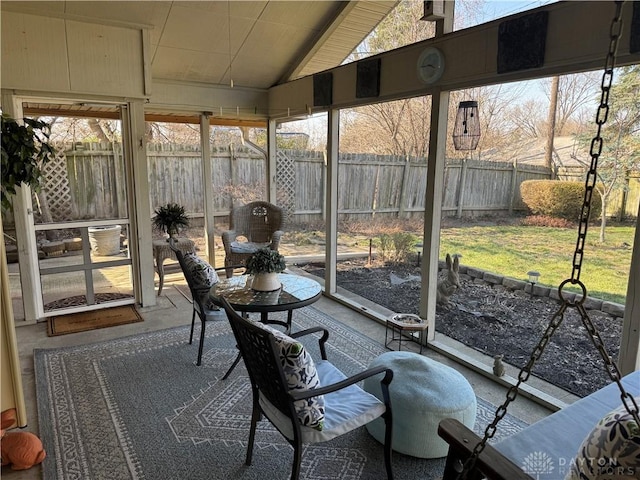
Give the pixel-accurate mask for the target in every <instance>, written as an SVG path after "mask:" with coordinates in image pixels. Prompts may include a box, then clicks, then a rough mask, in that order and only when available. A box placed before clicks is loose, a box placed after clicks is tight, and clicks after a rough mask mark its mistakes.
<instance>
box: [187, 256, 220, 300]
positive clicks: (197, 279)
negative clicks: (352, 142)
mask: <svg viewBox="0 0 640 480" xmlns="http://www.w3.org/2000/svg"><path fill="white" fill-rule="evenodd" d="M184 265H185V268H186V269H187V272H185V273H186V274H188V275H189V276H190V277H191V281H192V282H193V288H194V289H195V290H196V291H203V290H208V289H210V288H211V287H212V286H213V285H214V284H215V283H218V274H217V273H216V271H215V270H214V269H213V267H212V266H211V265H209V264H208V263H207V262H205V261H204V260H203V259H201V258H200V257H199V256H197V255H196V254H195V253H187V254H186V255H185V256H184Z"/></svg>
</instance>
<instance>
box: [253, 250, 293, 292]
mask: <svg viewBox="0 0 640 480" xmlns="http://www.w3.org/2000/svg"><path fill="white" fill-rule="evenodd" d="M246 266H247V273H248V274H249V275H253V276H254V277H253V282H252V283H251V288H253V289H254V290H258V291H262V292H270V291H273V290H278V289H279V288H280V287H281V285H280V280H278V273H280V272H283V271H284V269H285V268H287V266H286V263H285V261H284V257H283V256H282V255H280V253H279V252H278V251H277V250H271V249H270V248H269V247H265V248H261V249H260V250H257V251H256V252H255V253H253V254H252V255H251V256H250V257H249V258H248V260H247V265H246Z"/></svg>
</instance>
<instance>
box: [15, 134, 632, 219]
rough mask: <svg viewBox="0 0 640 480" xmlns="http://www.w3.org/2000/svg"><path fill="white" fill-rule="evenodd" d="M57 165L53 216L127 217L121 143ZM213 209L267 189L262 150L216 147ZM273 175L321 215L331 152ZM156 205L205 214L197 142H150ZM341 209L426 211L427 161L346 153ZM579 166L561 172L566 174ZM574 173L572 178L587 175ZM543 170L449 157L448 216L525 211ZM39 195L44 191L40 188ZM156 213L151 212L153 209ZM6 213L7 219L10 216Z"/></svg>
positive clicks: (85, 147)
mask: <svg viewBox="0 0 640 480" xmlns="http://www.w3.org/2000/svg"><path fill="white" fill-rule="evenodd" d="M58 151H59V152H62V153H59V154H58V158H57V160H56V162H53V163H52V164H50V165H49V166H48V167H47V169H46V170H45V177H46V184H45V187H44V190H43V191H44V200H45V201H46V202H47V203H48V206H49V210H50V213H51V217H52V221H67V220H79V219H94V218H95V219H110V218H122V217H124V216H126V215H127V202H126V192H127V189H126V182H125V166H124V162H123V159H122V152H121V146H120V145H119V144H115V145H114V144H104V143H102V144H101V143H87V144H74V145H72V146H67V148H60V147H58ZM211 159H212V179H211V182H212V185H213V190H214V192H215V195H214V198H213V207H214V211H215V214H216V215H218V216H226V215H228V213H229V210H230V209H231V207H232V205H233V204H239V203H244V202H246V201H250V200H253V199H257V198H264V196H265V182H264V179H265V178H266V177H265V176H266V162H265V158H264V155H262V154H261V153H258V152H255V151H253V150H251V149H249V148H246V147H238V148H217V149H212V151H211ZM276 162H277V175H276V176H275V181H276V187H277V192H278V203H279V204H280V205H282V206H283V207H284V208H285V210H286V211H287V219H288V221H293V222H297V223H306V222H311V221H318V220H322V219H324V205H325V194H324V192H325V188H326V187H325V183H326V180H325V175H326V159H325V156H324V153H323V152H312V151H290V150H280V151H278V156H277V160H276ZM147 166H148V172H149V195H150V202H151V207H152V209H154V208H156V207H157V206H159V205H163V204H166V203H169V202H175V203H179V204H181V205H183V206H184V207H185V209H186V210H187V211H188V212H189V214H190V215H192V216H194V217H197V216H202V215H203V212H204V184H203V179H202V159H201V154H200V148H199V146H192V145H170V144H161V145H147ZM338 168H339V169H338V214H339V218H340V219H341V220H359V221H363V220H364V221H366V220H370V219H373V218H379V217H400V218H409V217H412V216H420V215H421V214H422V212H423V211H424V205H425V203H424V202H425V189H426V176H427V165H426V161H425V160H424V159H416V158H401V157H394V156H381V155H367V154H343V155H341V157H340V164H339V167H338ZM569 173H571V175H577V174H576V173H575V172H559V174H561V175H564V177H563V178H570V174H569ZM579 177H580V176H578V177H576V178H575V179H578V180H582V178H579ZM547 178H550V172H549V170H548V169H546V168H545V167H540V166H532V165H521V164H518V163H515V162H514V163H508V162H486V161H479V160H451V161H448V162H447V165H446V168H445V177H444V194H443V198H442V211H443V215H448V216H459V217H461V216H480V215H487V214H494V215H495V214H512V213H514V212H520V211H524V210H526V207H525V205H524V204H523V203H522V199H521V198H520V188H519V187H520V184H521V183H522V182H523V181H525V180H532V179H547ZM628 184H629V188H628V189H626V191H625V192H620V194H619V195H618V196H617V197H616V198H615V200H614V201H615V202H616V203H615V205H612V206H611V207H610V209H609V211H610V212H612V213H613V212H616V211H621V209H623V211H624V212H625V214H626V215H630V216H636V215H637V214H638V199H639V198H640V176H639V174H638V173H635V174H632V175H631V176H630V177H629V179H628ZM40 198H41V199H43V195H40ZM152 214H153V212H150V215H152ZM9 220H10V219H9Z"/></svg>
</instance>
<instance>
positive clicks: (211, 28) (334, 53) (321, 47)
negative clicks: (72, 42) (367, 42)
mask: <svg viewBox="0 0 640 480" xmlns="http://www.w3.org/2000/svg"><path fill="white" fill-rule="evenodd" d="M396 3H397V2H396V1H352V2H343V1H171V2H167V1H88V2H85V1H35V2H31V1H30V2H21V1H17V2H16V1H14V2H11V1H3V2H2V9H3V10H5V9H7V10H12V11H20V12H24V13H35V14H38V15H43V14H44V15H51V16H58V17H62V18H68V19H72V20H79V21H87V22H95V23H98V24H100V23H107V24H114V23H115V24H122V25H126V24H129V25H132V26H148V27H149V33H150V35H149V37H150V45H149V47H150V48H149V59H150V62H151V73H152V78H153V79H154V80H164V81H180V82H199V83H206V84H220V85H229V84H230V81H231V79H233V83H234V85H235V86H239V87H253V88H264V89H266V88H269V87H271V86H273V85H275V84H278V83H281V82H284V81H287V80H291V79H294V78H298V77H300V76H305V75H310V74H313V73H316V72H319V71H322V70H326V69H328V68H332V67H335V66H337V65H339V64H340V63H342V61H343V60H344V59H345V58H346V57H347V56H348V55H349V53H351V51H352V50H353V49H354V48H355V47H356V46H357V45H358V44H359V43H360V42H361V41H362V40H363V39H364V38H365V37H366V36H367V35H368V34H369V32H370V31H371V30H372V29H373V28H374V27H375V26H376V25H377V24H378V23H379V22H380V20H382V19H383V18H384V16H385V15H386V14H387V13H388V12H389V11H390V10H391V9H392V8H393V7H394V6H395V4H396Z"/></svg>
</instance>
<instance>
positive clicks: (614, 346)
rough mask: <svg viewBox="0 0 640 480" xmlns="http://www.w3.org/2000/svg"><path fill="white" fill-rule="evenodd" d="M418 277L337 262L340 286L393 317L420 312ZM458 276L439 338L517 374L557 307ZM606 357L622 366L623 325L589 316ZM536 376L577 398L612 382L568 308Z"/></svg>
mask: <svg viewBox="0 0 640 480" xmlns="http://www.w3.org/2000/svg"><path fill="white" fill-rule="evenodd" d="M303 268H304V269H305V270H307V271H308V272H309V273H313V274H315V275H319V276H322V275H324V266H323V265H318V264H309V265H306V266H304V267H303ZM419 275H420V271H419V269H418V268H417V267H416V266H415V265H407V264H402V265H393V266H389V265H380V266H371V267H369V266H367V265H366V260H350V261H344V262H339V265H338V271H337V283H338V285H339V286H341V287H343V288H345V289H347V290H349V291H351V292H353V293H356V294H358V295H360V296H362V297H364V298H367V299H369V300H371V301H373V302H376V303H378V304H379V305H382V306H384V307H386V308H388V309H390V310H393V311H396V312H402V313H415V314H417V313H418V303H419V298H420V280H419ZM464 277H465V276H463V275H461V288H460V289H459V290H458V291H457V292H456V293H455V294H454V295H453V296H452V297H451V304H450V306H449V307H448V308H438V309H437V311H436V332H440V333H442V334H444V335H447V336H449V337H452V338H454V339H456V340H458V341H460V342H462V343H464V344H465V345H467V346H469V347H472V348H474V349H476V350H478V351H481V352H483V353H485V354H487V355H489V356H491V357H493V356H494V355H498V354H501V355H504V361H505V362H507V363H509V364H511V365H514V366H515V367H517V368H520V367H521V366H522V365H525V364H526V362H527V361H528V359H529V356H530V354H531V352H532V350H533V348H534V347H535V345H536V344H537V342H538V340H539V339H540V337H541V335H542V333H543V332H544V330H545V329H546V327H547V325H548V324H549V321H550V320H551V318H552V316H553V315H554V314H555V313H556V312H557V311H558V308H559V306H560V305H559V303H558V302H557V301H555V300H553V299H551V298H548V297H547V298H542V297H531V296H530V295H529V294H527V293H525V292H523V291H510V290H507V289H505V288H504V287H502V286H497V287H495V288H494V287H492V286H490V285H488V284H484V283H481V282H480V283H477V282H476V283H474V282H473V281H472V280H471V279H470V278H464ZM589 315H590V318H591V320H592V321H593V323H594V324H595V325H596V328H597V329H598V331H599V333H600V335H601V337H602V339H603V341H604V343H605V345H606V348H607V351H608V352H609V353H610V354H611V356H612V357H613V358H614V360H616V359H617V356H618V351H619V342H620V337H621V331H622V319H620V318H615V317H612V316H610V315H608V314H606V313H603V312H600V311H589ZM533 373H534V374H535V375H537V376H538V377H541V378H543V379H544V380H546V381H548V382H550V383H552V384H554V385H557V386H559V387H561V388H564V389H565V390H568V391H570V392H572V393H574V394H576V395H579V396H585V395H588V394H590V393H592V392H594V391H596V390H598V389H599V388H601V387H603V386H604V385H606V384H608V383H610V380H609V378H608V376H607V374H606V372H605V370H604V366H603V362H602V360H601V358H600V356H599V354H598V352H597V351H596V349H595V347H594V346H593V344H592V343H591V340H590V339H589V338H588V337H587V335H586V332H585V328H584V326H583V325H582V321H581V319H580V316H579V315H578V313H577V312H576V310H575V309H573V308H570V309H568V310H567V312H566V313H565V315H564V321H563V323H562V325H561V326H560V328H559V329H558V331H557V332H556V334H555V335H554V337H553V338H552V339H551V340H550V342H549V344H548V345H547V347H546V349H545V351H544V354H543V355H542V357H541V358H540V360H539V361H538V362H537V364H536V366H535V367H534V370H533Z"/></svg>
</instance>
